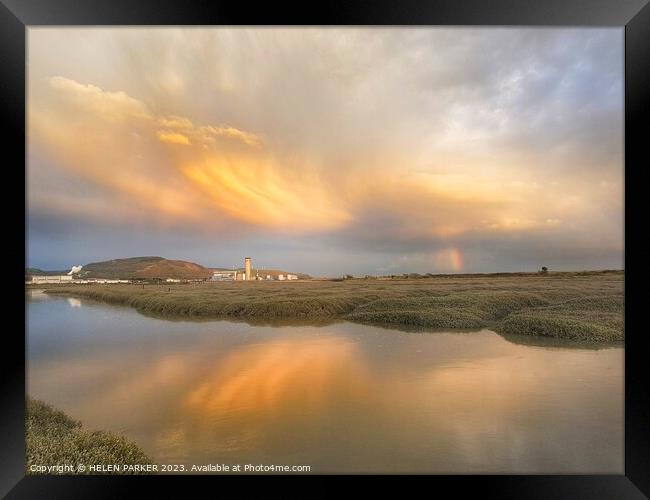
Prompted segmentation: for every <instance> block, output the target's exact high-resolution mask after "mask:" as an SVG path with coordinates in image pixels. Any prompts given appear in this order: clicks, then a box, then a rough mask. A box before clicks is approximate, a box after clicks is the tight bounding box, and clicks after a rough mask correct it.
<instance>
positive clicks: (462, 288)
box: [47, 271, 624, 342]
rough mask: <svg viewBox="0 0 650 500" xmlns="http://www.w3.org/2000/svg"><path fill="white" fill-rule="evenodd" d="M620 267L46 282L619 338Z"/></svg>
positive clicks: (187, 304)
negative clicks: (285, 279)
mask: <svg viewBox="0 0 650 500" xmlns="http://www.w3.org/2000/svg"><path fill="white" fill-rule="evenodd" d="M623 282H624V273H623V272H622V271H618V272H616V271H607V272H581V273H548V274H544V275H541V274H513V275H508V274H501V275H474V276H450V277H446V276H434V277H430V278H425V279H410V280H409V279H404V280H400V279H397V280H376V279H368V280H365V279H348V280H344V281H325V280H324V281H318V280H311V281H298V282H293V283H282V282H248V283H247V282H225V283H203V284H186V285H182V284H179V285H172V286H168V285H146V286H145V287H144V288H142V286H141V285H121V284H115V285H76V286H53V287H50V288H48V289H47V293H50V294H62V295H69V296H75V297H82V298H88V299H94V300H99V301H103V302H108V303H112V304H121V305H127V306H130V307H134V308H136V309H137V310H138V311H140V312H142V313H144V314H149V315H155V316H163V317H186V318H196V319H200V318H205V319H208V318H211V319H232V320H244V321H247V322H251V323H254V324H264V323H265V322H268V323H270V324H272V323H274V322H275V323H280V324H281V323H284V322H290V321H294V320H299V321H314V322H326V321H329V320H347V321H355V322H360V323H366V324H378V325H385V326H392V327H395V328H403V329H410V328H420V329H427V328H428V329H440V328H448V329H477V328H486V327H488V328H492V329H494V330H495V331H497V332H499V333H503V334H515V335H533V336H545V337H552V338H558V339H571V340H577V341H592V342H612V341H621V340H623V338H624V334H623V311H624V298H623Z"/></svg>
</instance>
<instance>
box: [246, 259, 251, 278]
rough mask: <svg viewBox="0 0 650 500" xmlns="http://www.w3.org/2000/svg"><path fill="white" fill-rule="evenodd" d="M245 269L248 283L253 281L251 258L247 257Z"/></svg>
mask: <svg viewBox="0 0 650 500" xmlns="http://www.w3.org/2000/svg"><path fill="white" fill-rule="evenodd" d="M244 269H245V270H246V281H250V279H251V258H250V257H246V258H245V259H244Z"/></svg>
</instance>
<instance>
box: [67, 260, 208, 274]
mask: <svg viewBox="0 0 650 500" xmlns="http://www.w3.org/2000/svg"><path fill="white" fill-rule="evenodd" d="M78 276H79V277H80V278H109V279H137V278H142V279H153V278H162V279H165V278H173V279H204V278H210V277H211V276H212V271H210V269H208V268H205V267H203V266H201V265H199V264H195V263H194V262H187V261H184V260H169V259H165V258H163V257H131V258H128V259H113V260H107V261H103V262H92V263H90V264H86V265H85V266H84V267H83V268H82V269H81V271H80V272H79V274H78Z"/></svg>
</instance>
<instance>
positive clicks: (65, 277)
mask: <svg viewBox="0 0 650 500" xmlns="http://www.w3.org/2000/svg"><path fill="white" fill-rule="evenodd" d="M31 283H72V275H70V274H61V275H49V276H48V275H43V276H32V281H31Z"/></svg>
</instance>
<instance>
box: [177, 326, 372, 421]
mask: <svg viewBox="0 0 650 500" xmlns="http://www.w3.org/2000/svg"><path fill="white" fill-rule="evenodd" d="M368 384H369V376H368V373H367V370H366V368H365V365H364V363H363V360H362V359H360V355H359V352H358V348H357V345H356V344H355V343H352V342H350V341H346V340H344V339H341V338H328V339H323V340H318V341H314V340H305V339H291V340H283V341H279V342H274V343H265V344H256V345H251V346H247V347H246V348H244V349H242V350H237V351H234V352H232V353H231V354H230V355H229V356H228V357H227V358H225V359H224V360H223V361H221V362H220V363H219V365H218V366H217V367H215V369H214V370H213V371H212V372H211V373H210V374H209V375H208V376H207V378H206V379H205V380H204V381H202V382H201V383H200V384H199V385H198V386H197V387H196V388H195V389H193V390H192V391H191V392H190V393H189V394H188V395H187V398H186V399H185V406H186V407H187V409H188V410H189V411H191V412H193V413H197V414H203V415H205V414H207V415H213V414H227V413H230V412H259V411H272V410H277V409H279V408H282V407H285V406H287V405H290V404H292V403H294V402H295V403H300V405H301V406H302V407H311V408H312V409H313V408H315V407H320V406H322V405H323V404H324V403H325V401H326V399H328V395H329V396H331V397H332V398H337V399H338V398H340V397H341V396H342V395H345V396H347V397H350V396H354V395H358V396H359V397H361V396H362V395H364V394H366V388H367V387H368Z"/></svg>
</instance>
